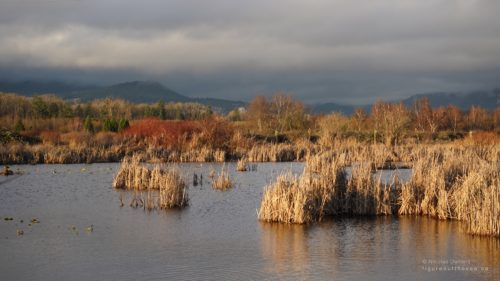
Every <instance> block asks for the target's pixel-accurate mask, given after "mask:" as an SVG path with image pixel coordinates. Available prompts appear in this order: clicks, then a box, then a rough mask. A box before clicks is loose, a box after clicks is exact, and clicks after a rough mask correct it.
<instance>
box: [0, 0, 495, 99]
mask: <svg viewBox="0 0 500 281" xmlns="http://www.w3.org/2000/svg"><path fill="white" fill-rule="evenodd" d="M499 10H500V2H498V1H494V0H483V1H480V0H476V1H474V0H462V1H457V0H455V1H451V0H450V1H444V0H440V1H438V0H422V1H409V0H403V1H401V0H375V1H361V0H344V1H339V0H338V1H322V0H315V1H222V0H215V1H210V2H206V1H186V0H184V1H160V0H148V1H123V0H122V1H118V0H101V1H97V0H91V1H87V0H74V1H67V0H64V1H63V0H60V1H58V0H45V1H44V0H24V1H18V0H6V1H2V4H0V74H2V77H4V78H5V79H30V78H39V79H51V80H57V79H65V80H71V81H85V82H100V83H105V84H109V83H113V82H119V81H125V80H130V79H148V80H158V81H161V82H163V83H164V84H165V85H167V86H169V87H171V88H173V89H176V90H178V91H179V92H181V93H183V94H186V95H190V96H212V97H222V98H232V99H243V100H248V99H250V98H251V97H252V96H254V95H255V94H263V93H264V94H266V93H267V94H269V93H272V92H273V91H276V90H285V91H288V92H291V93H292V94H294V95H295V96H297V97H299V98H302V99H304V100H306V101H308V102H318V101H337V102H343V103H364V102H368V101H372V100H374V99H376V98H383V99H395V98H399V97H404V96H408V95H411V94H414V93H417V92H429V91H467V90H471V89H482V88H492V87H498V86H500V85H499V84H498V77H500V36H499V35H500V17H498V16H497V15H496V14H495V13H496V12H497V11H499Z"/></svg>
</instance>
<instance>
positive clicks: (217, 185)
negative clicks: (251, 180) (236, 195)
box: [212, 166, 233, 190]
mask: <svg viewBox="0 0 500 281" xmlns="http://www.w3.org/2000/svg"><path fill="white" fill-rule="evenodd" d="M212 187H213V188H214V189H218V190H226V189H229V188H231V187H233V182H232V181H231V178H230V177H229V173H228V171H227V170H226V167H225V166H223V167H222V169H221V171H220V173H219V174H218V175H217V176H216V177H215V178H214V179H213V181H212Z"/></svg>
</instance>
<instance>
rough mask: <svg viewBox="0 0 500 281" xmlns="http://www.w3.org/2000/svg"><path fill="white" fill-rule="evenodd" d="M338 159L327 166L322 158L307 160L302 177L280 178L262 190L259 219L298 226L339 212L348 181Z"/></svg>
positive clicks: (282, 176)
mask: <svg viewBox="0 0 500 281" xmlns="http://www.w3.org/2000/svg"><path fill="white" fill-rule="evenodd" d="M340 159H342V158H337V161H331V162H329V165H326V163H325V162H326V161H325V160H323V157H320V156H318V157H313V158H309V159H308V162H307V163H308V164H306V168H305V169H304V172H303V174H302V175H300V176H294V175H291V174H290V173H287V174H282V175H280V176H279V177H278V179H277V181H276V182H275V183H273V184H271V185H269V186H268V187H267V188H266V189H265V191H264V195H263V198H262V202H261V206H260V209H259V211H258V217H259V219H260V220H262V221H268V222H284V223H300V224H301V223H310V222H314V221H320V220H321V219H322V217H323V216H325V215H330V214H335V213H337V212H339V210H340V209H341V205H340V204H339V202H338V197H339V194H341V193H342V192H343V189H344V188H345V186H346V184H345V183H346V179H347V176H346V172H345V169H344V166H343V163H342V161H341V160H340ZM312 165H314V168H312V167H310V166H312ZM308 167H309V168H308Z"/></svg>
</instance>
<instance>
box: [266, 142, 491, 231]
mask: <svg viewBox="0 0 500 281" xmlns="http://www.w3.org/2000/svg"><path fill="white" fill-rule="evenodd" d="M359 151H360V152H358V153H356V154H354V157H355V158H353V157H352V156H353V155H351V156H349V157H348V156H347V155H348V153H349V152H347V154H346V153H343V152H342V153H335V152H332V151H330V152H321V153H319V154H318V155H316V156H311V157H308V160H307V163H306V166H305V169H304V172H303V173H302V175H300V176H292V175H291V174H283V175H281V176H279V177H278V179H277V181H276V182H275V183H273V184H271V185H269V186H268V187H267V188H266V190H265V192H264V195H263V197H262V202H261V206H260V209H259V211H258V217H259V219H260V220H263V221H270V222H284V223H310V222H315V221H320V220H321V218H322V217H323V216H325V215H343V214H347V215H390V214H399V215H423V216H429V217H434V218H437V219H442V220H447V219H456V220H460V221H463V222H464V225H465V226H466V228H467V232H468V233H471V234H475V235H493V236H500V172H499V164H498V161H497V160H498V154H499V151H500V150H499V145H489V146H485V147H481V146H452V145H445V146H424V147H420V146H417V147H416V149H415V151H411V150H407V149H400V150H398V153H394V154H395V155H397V157H401V158H405V159H412V160H413V164H412V165H413V173H412V176H411V178H410V179H409V181H408V182H406V183H403V184H400V183H399V181H398V179H397V178H393V180H392V182H391V183H390V184H382V182H381V179H380V178H378V179H377V178H375V177H374V176H373V168H372V167H373V166H377V165H375V164H374V163H373V162H371V160H377V159H378V161H379V162H378V163H382V160H383V161H387V158H386V157H387V155H391V154H392V153H389V154H388V153H385V152H383V150H381V149H378V148H376V147H372V148H367V149H366V150H365V149H360V150H359ZM402 152H406V153H407V154H406V155H402ZM370 153H373V154H372V155H370ZM408 154H411V155H408ZM380 155H382V156H380ZM383 155H386V156H383ZM361 158H365V159H368V160H365V161H361V162H359V163H353V162H352V161H353V159H356V160H359V159H361ZM347 163H352V164H353V166H352V175H351V177H350V178H348V179H347V176H346V174H345V170H344V167H345V165H347Z"/></svg>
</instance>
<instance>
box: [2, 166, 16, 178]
mask: <svg viewBox="0 0 500 281" xmlns="http://www.w3.org/2000/svg"><path fill="white" fill-rule="evenodd" d="M13 174H14V172H12V170H11V169H10V167H9V166H5V167H4V168H3V172H1V173H0V175H4V176H10V175H13Z"/></svg>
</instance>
